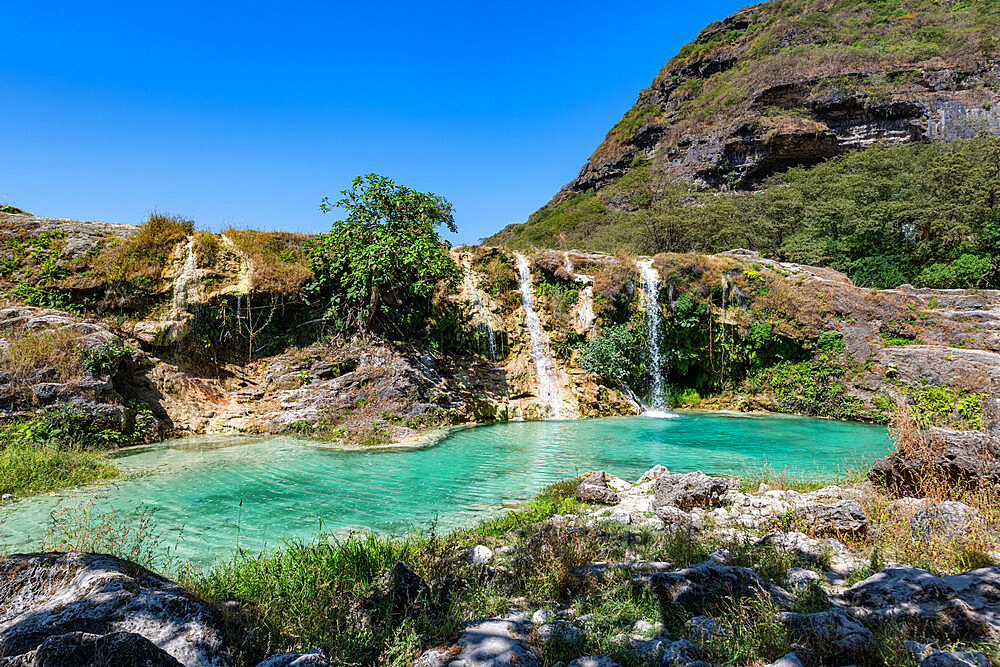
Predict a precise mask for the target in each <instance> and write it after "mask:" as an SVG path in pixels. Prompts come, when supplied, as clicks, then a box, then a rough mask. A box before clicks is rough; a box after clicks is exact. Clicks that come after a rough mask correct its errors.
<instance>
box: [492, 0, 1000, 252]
mask: <svg viewBox="0 0 1000 667" xmlns="http://www.w3.org/2000/svg"><path fill="white" fill-rule="evenodd" d="M998 27H1000V3H996V2H993V1H992V0H962V1H958V2H937V1H933V0H889V1H863V0H773V1H772V2H767V3H762V4H758V5H753V6H751V7H747V8H745V9H743V10H741V11H739V12H737V13H736V14H734V15H732V16H730V17H728V18H726V19H724V20H723V21H719V22H716V23H714V24H712V25H710V26H708V27H707V28H706V29H705V30H703V31H702V32H701V34H700V35H698V37H697V38H696V39H695V40H694V41H693V42H691V43H689V44H687V45H686V46H685V47H684V48H682V49H681V51H680V52H679V53H678V54H677V55H676V56H674V57H673V58H671V59H670V61H669V62H668V63H667V64H666V66H665V67H664V68H663V70H661V72H660V73H659V74H658V75H657V77H656V78H655V79H654V80H653V82H652V83H651V85H650V86H649V87H648V88H646V89H645V90H643V91H642V92H641V93H640V94H639V97H638V100H637V101H636V104H635V105H634V106H633V107H632V108H631V109H629V111H628V112H627V113H626V114H625V115H624V116H623V117H622V119H621V120H620V121H619V122H618V123H617V124H616V125H615V126H614V127H613V128H612V129H611V131H609V132H608V134H607V136H606V137H605V139H604V141H603V142H602V143H601V145H600V146H598V147H597V149H596V150H595V151H594V153H593V155H591V157H590V159H589V160H588V162H587V163H586V164H585V165H584V166H583V168H582V169H581V170H580V174H579V175H578V176H577V178H575V179H574V180H573V181H571V182H570V183H568V184H567V185H566V186H565V187H563V189H562V190H560V192H559V193H558V194H557V195H556V196H555V197H554V198H553V199H552V201H551V202H549V204H547V205H546V206H545V207H543V208H542V209H541V210H540V211H538V212H536V213H535V214H533V215H532V216H531V218H530V219H529V221H528V223H526V225H521V226H516V225H515V226H511V227H509V228H508V229H506V230H504V231H502V232H500V233H499V234H497V235H495V236H494V237H493V238H491V239H489V241H491V242H495V243H504V244H507V245H522V246H523V245H527V244H532V245H548V246H558V245H559V241H560V234H561V235H562V236H563V237H574V236H575V237H577V238H581V237H582V238H586V237H587V236H588V235H589V234H586V233H581V234H574V233H573V232H574V230H576V229H577V228H578V227H580V225H581V224H582V223H584V222H586V224H587V225H590V226H591V227H593V226H595V225H596V226H601V224H602V220H603V221H604V223H606V222H607V221H608V220H609V219H610V217H611V215H612V214H614V213H615V212H620V211H632V210H636V209H638V208H641V207H642V206H643V199H648V198H650V197H652V198H654V199H656V198H658V197H660V196H662V194H663V191H664V190H670V189H671V187H669V186H668V185H665V184H671V183H682V184H684V186H685V187H686V188H695V189H698V190H706V189H707V190H714V191H720V190H721V191H733V190H746V189H752V188H755V187H757V186H758V185H759V184H760V183H761V182H762V181H763V180H764V179H766V178H767V177H768V176H770V175H772V174H775V173H780V172H783V171H784V170H786V169H788V168H789V167H793V166H798V165H814V164H817V163H819V162H821V161H823V160H825V159H828V158H830V157H833V156H837V155H841V154H844V153H846V152H849V151H852V150H855V149H861V148H867V147H870V146H872V145H873V144H875V143H877V142H886V143H891V144H900V143H908V142H915V141H927V140H943V141H952V140H955V139H958V138H970V137H974V136H976V135H979V134H981V133H983V132H989V133H997V132H1000V106H997V104H996V103H997V102H998V101H1000V94H998V92H997V91H998V68H997V65H996V64H995V63H994V61H993V57H994V55H995V52H996V49H997V48H998V38H997V34H998ZM684 194H685V192H680V195H681V196H683V195H684ZM585 200H586V206H585V207H584V208H583V209H582V210H580V207H579V206H567V204H570V203H573V204H580V203H581V202H583V201H585ZM546 220H547V224H546V225H545V227H546V229H545V231H544V232H543V233H542V234H538V233H535V234H532V233H531V227H532V226H533V225H538V224H539V223H541V222H542V221H546ZM612 236H613V235H612ZM619 237H620V238H612V239H602V241H603V243H604V245H605V246H607V245H608V244H609V243H618V244H624V245H626V246H632V247H633V248H635V246H636V243H633V242H631V241H632V240H631V239H629V238H628V234H624V235H619ZM636 249H640V250H641V249H642V248H636ZM659 249H662V248H657V247H652V248H648V249H647V250H648V251H653V250H659Z"/></svg>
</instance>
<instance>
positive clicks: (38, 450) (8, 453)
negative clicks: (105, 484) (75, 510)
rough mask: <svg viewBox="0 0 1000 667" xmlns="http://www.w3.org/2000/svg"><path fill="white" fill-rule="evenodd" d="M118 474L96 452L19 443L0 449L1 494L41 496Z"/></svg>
mask: <svg viewBox="0 0 1000 667" xmlns="http://www.w3.org/2000/svg"><path fill="white" fill-rule="evenodd" d="M120 475H121V469H120V468H118V467H117V466H115V465H113V464H111V463H109V462H108V461H107V459H106V458H105V455H104V452H102V451H99V450H95V449H64V448H62V447H59V446H58V445H53V444H46V445H41V446H38V445H27V444H20V443H19V444H10V445H7V446H5V447H3V449H0V493H13V494H15V495H19V496H23V495H29V494H33V493H44V492H46V491H54V490H56V489H62V488H66V487H71V486H78V485H81V484H87V483H90V482H96V481H100V480H108V479H114V478H116V477H118V476H120Z"/></svg>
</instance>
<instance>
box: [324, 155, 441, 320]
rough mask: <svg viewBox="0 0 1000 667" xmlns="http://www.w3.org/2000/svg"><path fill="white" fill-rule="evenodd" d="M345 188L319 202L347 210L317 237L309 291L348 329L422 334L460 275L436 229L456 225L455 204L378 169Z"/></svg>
mask: <svg viewBox="0 0 1000 667" xmlns="http://www.w3.org/2000/svg"><path fill="white" fill-rule="evenodd" d="M341 194H342V195H343V197H342V198H341V199H340V200H339V201H337V202H335V203H331V202H330V200H329V199H328V198H324V199H323V203H322V204H321V206H320V209H321V210H322V211H324V212H328V211H331V210H333V208H343V209H345V210H346V211H347V217H346V218H345V219H344V220H341V221H338V222H335V223H334V224H333V226H332V228H331V230H330V232H329V233H328V234H323V235H321V236H319V237H318V238H317V239H316V240H315V241H314V242H313V243H312V244H311V247H310V252H309V264H310V267H311V268H312V270H313V273H314V275H315V281H314V282H313V283H312V284H311V285H310V287H309V289H310V292H311V293H312V294H313V296H314V298H315V299H316V301H317V302H318V303H321V304H323V306H324V307H325V308H326V311H327V314H328V316H329V317H330V318H331V320H332V321H333V322H334V323H335V326H336V327H337V328H338V329H339V330H340V331H342V332H345V333H356V332H360V333H362V334H376V335H382V336H387V337H389V338H394V339H396V338H415V337H418V336H420V335H422V334H423V333H424V330H425V325H426V324H427V320H428V318H429V316H430V315H431V308H432V302H433V296H434V292H435V289H436V288H437V286H438V285H439V284H444V285H445V286H446V289H448V290H454V287H455V285H456V283H457V280H458V279H459V277H460V276H461V270H460V269H459V267H458V266H457V265H456V264H455V263H454V262H453V261H452V260H451V258H450V257H449V256H448V251H447V246H446V245H445V244H444V243H443V242H442V241H441V239H440V237H439V236H438V233H437V230H436V228H437V227H439V226H441V225H444V226H445V227H446V228H447V229H449V230H451V231H455V229H456V228H455V221H454V218H453V216H452V206H451V204H450V203H448V201H447V200H446V199H444V198H443V197H440V196H438V195H435V194H429V193H422V192H417V191H416V190H413V189H411V188H408V187H405V186H399V185H396V184H395V183H394V182H393V181H392V180H391V179H388V178H386V177H384V176H379V175H377V174H368V175H366V176H359V177H358V178H355V179H354V181H353V182H352V184H351V188H350V189H349V190H344V191H342V193H341Z"/></svg>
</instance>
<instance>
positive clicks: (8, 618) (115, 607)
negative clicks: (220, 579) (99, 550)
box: [0, 553, 233, 667]
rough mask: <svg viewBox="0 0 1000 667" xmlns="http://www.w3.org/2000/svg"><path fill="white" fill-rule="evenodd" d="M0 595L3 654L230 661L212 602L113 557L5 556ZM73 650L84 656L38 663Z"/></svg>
mask: <svg viewBox="0 0 1000 667" xmlns="http://www.w3.org/2000/svg"><path fill="white" fill-rule="evenodd" d="M0 600H2V602H0V658H14V657H18V656H26V655H29V654H33V655H34V656H35V658H34V660H35V661H36V662H35V663H34V664H59V663H60V662H61V663H62V664H95V665H96V664H136V665H139V664H142V665H145V664H147V662H136V663H129V662H121V663H119V662H114V661H112V662H96V661H97V660H98V658H99V657H100V656H110V655H127V654H132V655H134V656H136V658H135V659H136V660H138V659H139V658H140V657H141V658H142V660H148V664H150V665H156V666H157V667H159V666H161V665H162V666H163V667H166V666H168V665H170V666H171V667H172V666H173V665H177V664H180V665H185V666H186V667H187V666H190V667H195V666H196V665H197V666H203V667H229V666H230V665H232V664H233V660H232V657H231V655H230V652H229V649H228V646H227V645H226V643H225V640H224V637H225V627H224V624H223V622H222V619H221V618H220V617H219V615H218V614H217V612H216V611H215V609H214V608H213V607H211V606H210V605H208V604H207V603H205V602H203V601H201V600H199V599H197V598H195V597H194V596H193V595H192V594H191V593H189V592H188V591H187V590H185V589H184V588H182V587H181V586H179V585H177V584H175V583H173V582H171V581H169V580H167V579H165V578H163V577H161V576H159V575H156V574H153V573H152V572H149V571H148V570H145V569H143V568H141V567H139V566H137V565H135V564H134V563H129V562H128V561H125V560H123V559H121V558H116V557H114V556H105V555H99V554H84V553H44V554H17V555H13V556H8V557H7V558H4V559H3V560H0ZM71 654H72V655H78V656H82V657H81V658H80V660H81V662H77V663H74V662H73V661H72V660H68V659H67V660H66V661H63V660H62V659H60V660H57V661H49V659H48V658H46V659H45V660H43V661H42V662H38V660H40V658H39V657H38V656H47V655H51V656H57V655H58V656H65V655H71ZM87 660H89V661H90V662H87ZM24 664H28V663H24Z"/></svg>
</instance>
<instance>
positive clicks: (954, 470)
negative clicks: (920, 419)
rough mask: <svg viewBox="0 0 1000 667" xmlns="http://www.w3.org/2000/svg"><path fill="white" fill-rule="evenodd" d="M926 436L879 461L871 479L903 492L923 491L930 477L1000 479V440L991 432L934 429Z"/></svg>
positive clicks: (991, 481) (964, 480) (976, 480)
mask: <svg viewBox="0 0 1000 667" xmlns="http://www.w3.org/2000/svg"><path fill="white" fill-rule="evenodd" d="M922 439H923V442H922V443H921V444H920V445H918V446H916V447H914V448H912V449H910V450H908V451H898V452H893V453H891V454H890V455H889V456H886V457H884V458H881V459H879V460H877V461H875V463H874V464H873V465H872V467H871V470H869V472H868V477H869V479H871V480H872V481H873V482H875V483H877V484H881V485H884V486H887V487H890V488H892V489H894V490H895V491H896V492H898V493H901V494H906V493H911V494H912V493H914V492H917V491H919V490H921V488H922V485H923V484H924V483H925V482H926V481H927V480H929V479H934V480H941V481H942V482H944V483H946V484H951V485H955V484H965V485H978V484H980V483H986V484H996V483H998V482H1000V441H998V440H997V439H996V438H995V437H993V436H991V435H990V434H988V433H985V432H982V431H951V430H946V429H933V430H932V431H931V432H930V433H928V434H927V435H925V436H922Z"/></svg>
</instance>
